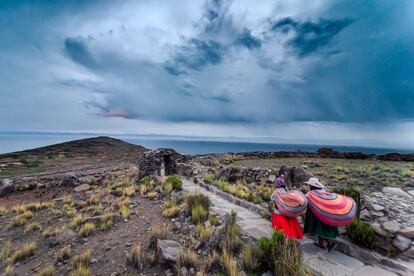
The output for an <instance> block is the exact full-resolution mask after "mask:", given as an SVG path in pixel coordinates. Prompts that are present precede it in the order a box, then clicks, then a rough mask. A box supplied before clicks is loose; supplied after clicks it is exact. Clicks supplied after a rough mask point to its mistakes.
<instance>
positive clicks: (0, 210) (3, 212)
mask: <svg viewBox="0 0 414 276" xmlns="http://www.w3.org/2000/svg"><path fill="white" fill-rule="evenodd" d="M6 214H7V209H6V208H3V207H0V217H2V216H4V215H6Z"/></svg>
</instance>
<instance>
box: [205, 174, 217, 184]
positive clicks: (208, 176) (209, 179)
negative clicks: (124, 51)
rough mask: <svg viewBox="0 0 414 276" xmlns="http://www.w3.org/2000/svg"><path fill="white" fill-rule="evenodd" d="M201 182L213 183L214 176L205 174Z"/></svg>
mask: <svg viewBox="0 0 414 276" xmlns="http://www.w3.org/2000/svg"><path fill="white" fill-rule="evenodd" d="M203 180H204V182H206V183H213V181H214V175H212V174H206V175H204V177H203Z"/></svg>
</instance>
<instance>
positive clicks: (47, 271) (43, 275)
mask: <svg viewBox="0 0 414 276" xmlns="http://www.w3.org/2000/svg"><path fill="white" fill-rule="evenodd" d="M36 276H55V267H54V266H53V265H51V264H50V265H48V266H46V267H45V268H43V269H42V270H41V271H39V273H37V274H36Z"/></svg>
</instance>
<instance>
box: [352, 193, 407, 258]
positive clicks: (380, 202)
mask: <svg viewBox="0 0 414 276" xmlns="http://www.w3.org/2000/svg"><path fill="white" fill-rule="evenodd" d="M413 202H414V190H413V191H408V192H405V191H403V190H402V189H400V188H396V187H384V189H383V191H382V192H374V193H371V194H369V195H368V196H365V204H364V207H363V209H362V210H361V214H360V217H361V219H362V220H364V221H367V222H368V223H370V224H371V225H372V226H373V228H374V230H375V234H376V245H375V246H376V247H378V248H381V249H383V250H385V251H386V252H392V253H394V254H402V255H403V256H406V257H409V258H412V259H414V203H413Z"/></svg>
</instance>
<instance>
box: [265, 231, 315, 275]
mask: <svg viewBox="0 0 414 276" xmlns="http://www.w3.org/2000/svg"><path fill="white" fill-rule="evenodd" d="M259 246H260V248H261V250H262V252H263V256H264V260H263V261H264V265H265V267H266V269H269V270H271V271H273V273H274V274H275V275H309V271H308V268H307V267H306V266H305V265H304V264H303V256H302V250H301V248H300V245H299V243H298V242H296V241H295V240H293V239H287V238H285V236H284V235H283V232H275V231H274V232H273V234H272V237H271V239H268V238H266V237H262V238H260V240H259Z"/></svg>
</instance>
